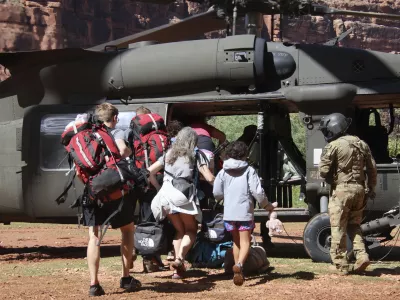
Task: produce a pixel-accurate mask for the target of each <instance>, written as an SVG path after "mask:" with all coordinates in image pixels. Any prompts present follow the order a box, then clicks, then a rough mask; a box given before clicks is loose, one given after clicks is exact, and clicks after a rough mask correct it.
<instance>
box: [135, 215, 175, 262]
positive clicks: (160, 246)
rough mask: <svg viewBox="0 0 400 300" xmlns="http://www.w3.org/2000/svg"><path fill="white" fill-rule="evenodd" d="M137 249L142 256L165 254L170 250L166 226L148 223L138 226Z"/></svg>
mask: <svg viewBox="0 0 400 300" xmlns="http://www.w3.org/2000/svg"><path fill="white" fill-rule="evenodd" d="M134 244H135V249H136V250H137V251H138V252H139V254H140V255H157V254H161V253H165V252H166V251H167V248H168V244H167V237H166V234H165V232H164V224H162V223H158V222H146V223H142V224H139V225H137V226H136V230H135V235H134Z"/></svg>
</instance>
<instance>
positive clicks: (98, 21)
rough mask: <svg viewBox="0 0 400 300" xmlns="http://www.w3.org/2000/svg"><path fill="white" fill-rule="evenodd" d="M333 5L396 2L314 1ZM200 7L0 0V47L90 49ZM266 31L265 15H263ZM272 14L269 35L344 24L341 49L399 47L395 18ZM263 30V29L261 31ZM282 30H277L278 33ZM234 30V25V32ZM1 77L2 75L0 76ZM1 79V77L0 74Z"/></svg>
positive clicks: (333, 30)
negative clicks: (345, 32)
mask: <svg viewBox="0 0 400 300" xmlns="http://www.w3.org/2000/svg"><path fill="white" fill-rule="evenodd" d="M319 2H321V3H327V4H329V5H331V6H333V7H336V8H343V9H351V10H360V11H361V10H362V11H376V12H384V13H399V11H400V0H374V1H369V0H364V1H361V0H332V1H319ZM204 9H205V7H202V6H200V5H199V4H196V3H192V2H185V0H178V1H177V2H175V3H172V4H170V5H155V4H144V3H140V2H133V1H131V0H53V1H46V0H37V1H24V0H0V51H20V50H39V49H42V50H44V49H55V48H63V47H83V48H86V47H90V46H93V45H96V44H100V43H103V42H105V41H108V40H113V39H117V38H120V37H123V36H127V35H130V34H133V33H136V32H139V31H142V30H145V29H148V28H151V27H156V26H159V25H162V24H166V23H168V22H176V21H179V19H182V18H185V17H187V16H189V15H190V14H196V13H198V12H201V11H204ZM264 19H265V24H266V28H267V27H269V28H268V29H269V32H270V33H271V29H270V27H271V17H269V16H265V18H264ZM279 22H280V18H279V16H278V15H276V16H275V17H274V22H273V23H274V24H273V27H274V29H273V30H272V31H273V38H274V40H279V39H280V37H281V34H282V36H283V39H284V40H287V41H296V42H307V43H311V42H312V43H315V42H323V41H326V40H328V39H330V38H333V37H335V36H337V35H338V34H340V33H341V32H343V31H345V30H347V29H348V28H350V27H354V32H353V33H352V34H351V35H350V36H349V37H348V38H346V39H345V40H344V41H343V45H345V46H347V47H359V48H368V49H373V50H380V51H387V52H389V51H400V39H399V36H400V21H390V20H384V19H375V18H360V17H351V16H334V17H311V16H304V17H301V18H295V19H289V18H288V17H284V18H283V19H282V25H283V26H282V27H280V25H279ZM239 24H240V22H239ZM266 28H265V30H264V32H265V33H267V30H266ZM280 28H283V31H282V32H281V31H280ZM237 31H238V32H239V33H240V29H239V30H237ZM2 77H3V78H4V75H3V76H2ZM0 78H1V75H0Z"/></svg>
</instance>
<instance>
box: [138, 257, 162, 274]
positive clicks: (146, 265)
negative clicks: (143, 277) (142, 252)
mask: <svg viewBox="0 0 400 300" xmlns="http://www.w3.org/2000/svg"><path fill="white" fill-rule="evenodd" d="M161 264H162V262H161ZM143 271H144V272H145V273H153V272H160V271H164V264H162V265H160V262H159V261H158V260H157V259H156V258H152V259H145V258H143Z"/></svg>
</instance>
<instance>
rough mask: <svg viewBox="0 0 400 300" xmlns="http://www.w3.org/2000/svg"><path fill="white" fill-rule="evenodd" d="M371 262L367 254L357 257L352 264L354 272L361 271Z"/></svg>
mask: <svg viewBox="0 0 400 300" xmlns="http://www.w3.org/2000/svg"><path fill="white" fill-rule="evenodd" d="M370 264H371V262H370V261H369V258H368V257H367V256H363V257H362V258H360V259H357V261H356V263H355V264H354V266H353V272H354V273H362V272H364V271H365V269H366V268H367V267H368V266H369V265H370Z"/></svg>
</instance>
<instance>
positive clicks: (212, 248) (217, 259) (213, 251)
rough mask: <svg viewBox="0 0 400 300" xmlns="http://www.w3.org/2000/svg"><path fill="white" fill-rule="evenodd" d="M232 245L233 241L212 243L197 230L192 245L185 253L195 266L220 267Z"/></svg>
mask: <svg viewBox="0 0 400 300" xmlns="http://www.w3.org/2000/svg"><path fill="white" fill-rule="evenodd" d="M232 247H233V242H232V241H230V242H225V243H213V242H210V241H208V240H207V239H205V238H204V235H203V233H202V232H199V233H198V234H197V237H196V241H195V243H194V245H193V247H192V248H191V249H190V250H189V252H188V254H187V260H188V262H190V263H191V264H192V266H193V267H196V268H221V267H222V266H223V264H224V261H225V255H226V253H227V251H228V250H229V249H231V248H232Z"/></svg>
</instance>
